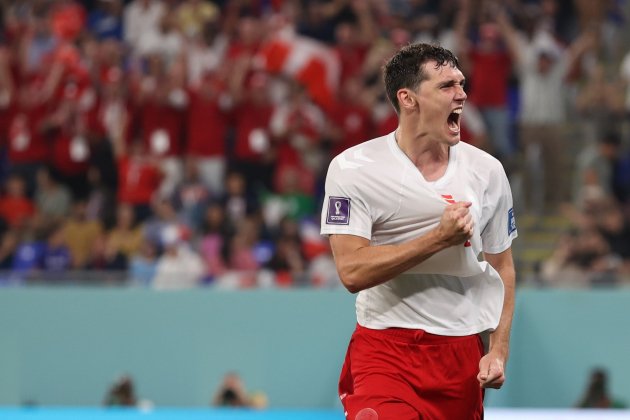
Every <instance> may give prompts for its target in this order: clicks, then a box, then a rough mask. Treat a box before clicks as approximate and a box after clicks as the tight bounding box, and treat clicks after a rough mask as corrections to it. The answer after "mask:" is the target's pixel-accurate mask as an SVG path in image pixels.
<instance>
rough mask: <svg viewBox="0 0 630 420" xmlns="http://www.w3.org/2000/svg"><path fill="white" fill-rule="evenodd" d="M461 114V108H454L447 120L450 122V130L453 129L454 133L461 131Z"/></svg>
mask: <svg viewBox="0 0 630 420" xmlns="http://www.w3.org/2000/svg"><path fill="white" fill-rule="evenodd" d="M461 115H462V109H461V108H457V109H454V110H453V112H451V113H450V114H449V115H448V118H447V120H446V122H447V123H448V128H449V130H450V131H452V132H453V133H459V124H460V119H461Z"/></svg>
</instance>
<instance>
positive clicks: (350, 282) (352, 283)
mask: <svg viewBox="0 0 630 420" xmlns="http://www.w3.org/2000/svg"><path fill="white" fill-rule="evenodd" d="M339 279H340V280H341V284H343V286H344V287H345V288H346V289H347V290H348V291H349V292H350V293H352V294H355V293H358V292H360V291H361V290H363V288H362V287H361V286H360V284H359V282H358V279H357V276H356V275H354V274H353V273H348V272H343V271H340V272H339Z"/></svg>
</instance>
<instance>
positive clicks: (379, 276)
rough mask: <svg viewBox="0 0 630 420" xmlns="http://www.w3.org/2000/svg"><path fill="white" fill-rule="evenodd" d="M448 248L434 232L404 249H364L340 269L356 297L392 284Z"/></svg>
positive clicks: (377, 247)
mask: <svg viewBox="0 0 630 420" xmlns="http://www.w3.org/2000/svg"><path fill="white" fill-rule="evenodd" d="M333 240H334V239H333ZM447 246H448V244H447V243H446V242H445V241H443V240H442V239H441V237H440V236H439V234H438V233H437V231H436V230H433V231H431V232H429V233H427V234H426V235H424V236H421V237H419V238H417V239H414V240H412V241H409V242H406V243H404V244H400V245H379V246H370V245H367V246H364V247H362V248H359V249H357V250H356V251H354V252H353V253H352V255H351V256H348V257H346V258H343V260H342V262H341V263H339V264H338V267H337V268H338V271H339V276H340V277H341V281H342V283H343V284H344V285H345V286H346V288H347V289H348V290H349V291H350V292H352V293H356V292H359V291H361V290H364V289H369V288H370V287H374V286H377V285H379V284H381V283H385V282H386V281H388V280H391V279H392V278H394V277H396V276H397V275H399V274H401V273H404V272H405V271H407V270H409V269H411V268H413V267H415V266H416V265H418V264H420V263H422V262H423V261H425V260H427V259H428V258H430V257H431V256H432V255H434V254H436V253H437V252H439V251H441V250H443V249H444V248H446V247H447Z"/></svg>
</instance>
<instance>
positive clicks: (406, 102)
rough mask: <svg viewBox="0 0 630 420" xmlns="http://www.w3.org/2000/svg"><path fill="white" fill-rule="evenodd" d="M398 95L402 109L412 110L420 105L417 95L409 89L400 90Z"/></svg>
mask: <svg viewBox="0 0 630 420" xmlns="http://www.w3.org/2000/svg"><path fill="white" fill-rule="evenodd" d="M397 95H398V103H399V104H400V109H412V108H415V107H416V105H417V104H418V102H417V101H416V99H415V95H414V94H413V92H411V91H410V90H409V89H400V90H399V91H398V93H397Z"/></svg>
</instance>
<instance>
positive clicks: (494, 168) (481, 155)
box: [455, 141, 505, 174]
mask: <svg viewBox="0 0 630 420" xmlns="http://www.w3.org/2000/svg"><path fill="white" fill-rule="evenodd" d="M455 147H457V153H458V154H459V155H460V156H461V157H462V159H463V160H464V161H465V162H467V163H468V165H470V167H471V168H472V169H473V170H474V171H475V172H481V173H490V174H496V173H505V170H504V169H503V164H502V163H501V162H500V161H499V160H498V159H497V158H495V157H494V156H492V155H491V154H490V153H488V152H486V151H483V150H481V149H479V148H478V147H475V146H473V145H471V144H468V143H464V142H461V141H460V142H459V143H458V144H457V146H455Z"/></svg>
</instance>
